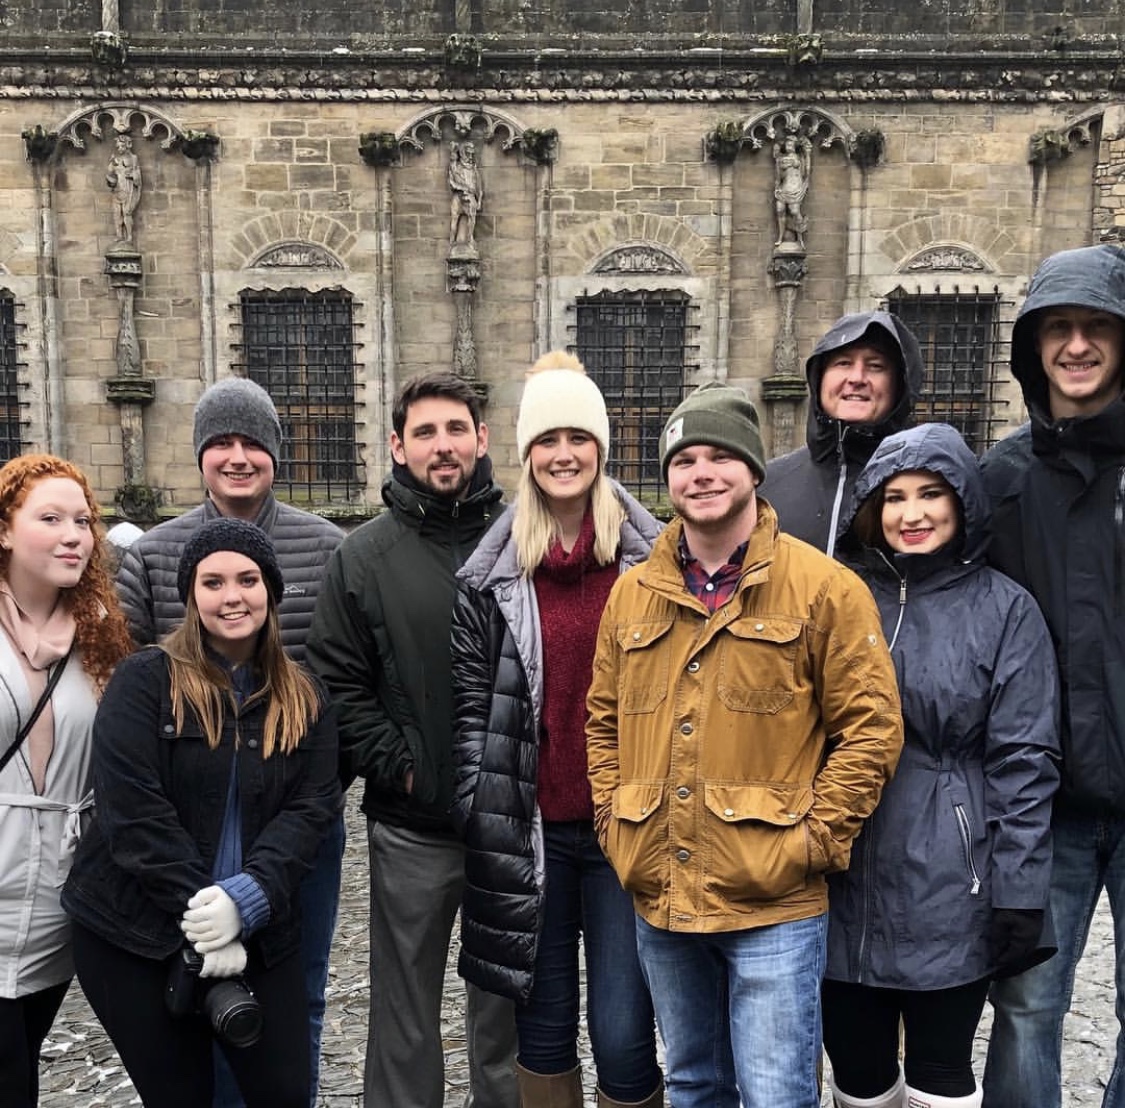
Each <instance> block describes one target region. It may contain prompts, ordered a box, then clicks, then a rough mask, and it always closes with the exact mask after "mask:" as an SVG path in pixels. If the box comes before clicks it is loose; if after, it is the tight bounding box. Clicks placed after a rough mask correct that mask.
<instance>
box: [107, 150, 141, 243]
mask: <svg viewBox="0 0 1125 1108" xmlns="http://www.w3.org/2000/svg"><path fill="white" fill-rule="evenodd" d="M114 145H115V146H116V152H115V153H114V155H113V157H112V158H111V159H110V161H109V169H108V170H107V171H106V175H105V183H106V184H107V185H109V187H110V189H111V190H112V191H113V222H114V227H115V229H116V231H117V238H118V241H119V242H127V243H130V244H131V243H132V242H133V213H134V212H135V211H136V210H137V205H138V204H139V203H140V202H141V163H140V160H139V159H138V158H137V155H136V154H134V153H133V140H132V139H131V138H130V137H129V136H128V135H118V136H117V138H116V139H114Z"/></svg>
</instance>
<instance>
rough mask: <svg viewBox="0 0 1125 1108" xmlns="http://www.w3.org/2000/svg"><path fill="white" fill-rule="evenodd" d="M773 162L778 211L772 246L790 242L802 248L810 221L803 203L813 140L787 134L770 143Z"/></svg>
mask: <svg viewBox="0 0 1125 1108" xmlns="http://www.w3.org/2000/svg"><path fill="white" fill-rule="evenodd" d="M773 164H774V177H773V180H774V187H773V199H774V210H775V211H776V212H777V242H775V243H774V246H775V247H780V246H784V245H785V243H786V242H792V243H794V244H795V247H796V249H798V250H804V249H805V231H806V230H808V225H809V224H808V220H807V219H806V218H805V213H804V208H803V205H804V202H805V195H806V194H807V193H808V191H809V175H810V173H811V171H812V143H811V142H810V141H809V140H808V138H806V137H805V136H804V135H786V136H785V138H784V139H783V140H782V141H781V142H775V143H774V144H773ZM791 249H792V247H791Z"/></svg>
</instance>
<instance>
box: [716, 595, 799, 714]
mask: <svg viewBox="0 0 1125 1108" xmlns="http://www.w3.org/2000/svg"><path fill="white" fill-rule="evenodd" d="M803 627H804V625H803V624H802V623H801V621H800V620H796V619H778V618H776V617H772V618H771V617H768V616H762V617H758V618H755V617H754V616H746V617H743V618H741V619H736V620H732V621H731V622H730V623H729V624H727V626H726V627H725V628H724V629H723V634H722V638H721V642H720V646H719V699H720V700H721V701H722V702H723V704H724V705H725V706H726V707H727V708H729V709H731V711H735V712H760V713H764V714H766V715H773V714H775V713H777V712H780V711H781V709H782V708H784V707H786V705H788V704H789V703H790V702H791V701H792V699H793V692H794V686H795V684H796V681H797V647H798V645H799V643H800V640H801V631H802V629H803Z"/></svg>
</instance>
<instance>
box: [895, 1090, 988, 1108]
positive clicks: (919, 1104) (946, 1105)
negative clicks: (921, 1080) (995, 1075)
mask: <svg viewBox="0 0 1125 1108" xmlns="http://www.w3.org/2000/svg"><path fill="white" fill-rule="evenodd" d="M983 1103H984V1093H983V1092H981V1087H980V1086H979V1085H978V1086H977V1090H976V1092H975V1093H970V1094H969V1095H968V1096H938V1095H937V1093H924V1092H922V1091H921V1089H912V1088H911V1087H910V1086H909V1085H907V1086H906V1099H905V1100H904V1101H903V1104H904V1106H905V1108H980V1106H981V1104H983Z"/></svg>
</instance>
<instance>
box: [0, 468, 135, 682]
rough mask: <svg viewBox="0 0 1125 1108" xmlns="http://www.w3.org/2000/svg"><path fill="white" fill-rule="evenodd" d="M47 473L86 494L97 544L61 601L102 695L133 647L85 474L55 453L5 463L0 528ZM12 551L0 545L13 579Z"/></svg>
mask: <svg viewBox="0 0 1125 1108" xmlns="http://www.w3.org/2000/svg"><path fill="white" fill-rule="evenodd" d="M48 477H63V478H66V479H67V480H69V481H73V482H74V483H75V484H76V485H77V486H78V487H79V488H80V489H81V490H82V495H83V496H84V497H85V499H86V510H87V511H88V512H89V513H90V527H91V530H92V532H93V535H94V548H93V550H92V551H91V552H90V560H89V561H88V562H87V563H86V568H85V569H84V570H83V571H82V576H81V577H80V578H79V579H78V584H77V585H75V586H74V587H73V588H69V589H60V590H59V593H60V595H59V601H60V603H62V604H63V605H64V606H65V607H66V610H67V611H68V612H69V613H70V614H71V615H72V616H73V617H74V623H75V631H74V646H75V648H76V649H77V650H78V653H79V655H80V656H81V658H82V668H83V669H84V670H85V671H86V672H87V673H88V674H89V675H90V677H91V678H92V679H93V682H94V685H95V688H96V689H97V691H98V693H99V694H100V692H101V690H102V689H104V688H105V685H106V682H107V681H108V680H109V678H110V675H111V674H112V673H113V669H114V667H115V666H116V665H117V663H118V662H120V661H121V659H122V658H124V657H125V656H126V655H127V654H129V653H130V651H131V650H132V649H133V642H132V639H130V637H129V629H128V627H127V626H126V623H125V617H124V616H123V615H122V613H121V608H120V606H119V604H118V602H117V592H116V590H115V589H114V587H113V580H112V578H111V576H110V572H109V565H110V557H109V553H108V551H107V550H106V541H105V528H104V527H103V526H102V522H101V515H100V513H99V511H98V502H97V500H95V499H94V492H93V489H91V488H90V482H89V481H87V480H86V475H85V474H84V473H83V472H82V470H80V469H79V468H78V467H77V466H76V465H74V464H73V463H71V462H68V461H66V459H65V458H58V457H56V456H55V455H54V454H21V455H20V456H19V457H17V458H12V459H11V461H9V462H7V463H5V465H4V466H3V467H2V468H0V530H7V529H8V527H9V525H10V524H11V521H12V516H13V515H14V514H15V513H16V512H17V511H18V510H19V509H20V508H21V507H22V506H23V503H24V501H25V500H26V499H27V496H28V493H29V492H30V491H31V489H32V488H33V487H34V486H35V485H37V484H38V483H39V482H40V481H43V480H45V479H46V478H48ZM11 557H12V556H11V552H10V551H8V550H5V549H3V548H0V577H3V578H4V580H5V581H6V580H7V579H8V567H9V565H10V563H11Z"/></svg>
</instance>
